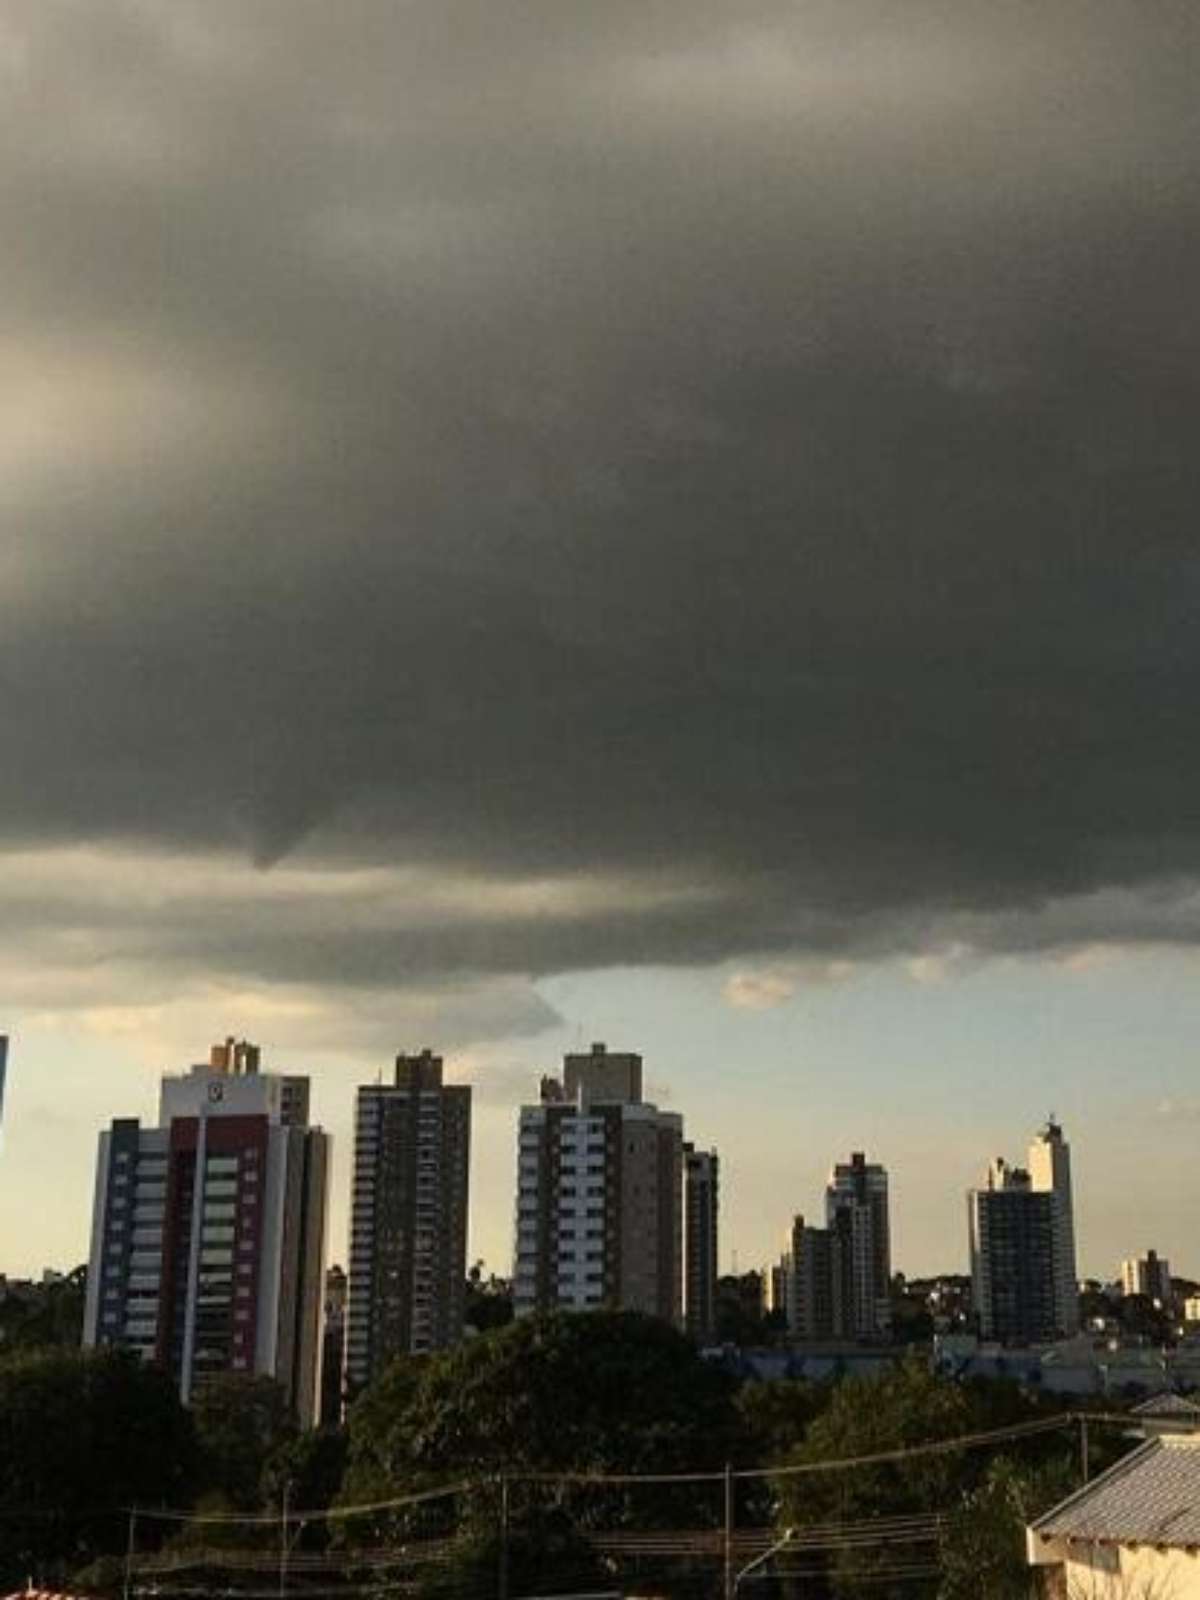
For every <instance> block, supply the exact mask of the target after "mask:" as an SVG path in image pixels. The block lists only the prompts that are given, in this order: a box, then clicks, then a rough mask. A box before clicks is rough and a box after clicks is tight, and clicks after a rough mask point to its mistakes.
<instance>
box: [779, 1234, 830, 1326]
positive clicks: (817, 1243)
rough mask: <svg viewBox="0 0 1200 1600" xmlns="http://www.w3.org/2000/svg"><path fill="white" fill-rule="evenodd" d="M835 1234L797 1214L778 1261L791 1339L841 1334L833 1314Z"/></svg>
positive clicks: (784, 1307)
mask: <svg viewBox="0 0 1200 1600" xmlns="http://www.w3.org/2000/svg"><path fill="white" fill-rule="evenodd" d="M834 1238H835V1235H834V1234H832V1233H831V1232H830V1230H829V1229H828V1228H813V1227H811V1226H809V1224H808V1223H806V1222H805V1220H804V1218H803V1217H802V1216H797V1217H796V1218H795V1220H794V1221H793V1223H792V1227H791V1232H790V1233H789V1235H788V1242H787V1248H786V1250H785V1251H784V1254H783V1259H782V1261H781V1262H780V1272H781V1273H782V1276H783V1294H784V1305H783V1309H784V1311H785V1314H786V1316H787V1325H788V1332H789V1334H790V1335H791V1337H792V1338H793V1339H797V1340H801V1341H813V1340H816V1341H821V1340H828V1339H834V1338H837V1337H839V1336H840V1335H841V1333H842V1331H843V1330H839V1328H838V1326H837V1323H836V1320H835V1317H834V1303H833V1289H834V1260H833V1246H834Z"/></svg>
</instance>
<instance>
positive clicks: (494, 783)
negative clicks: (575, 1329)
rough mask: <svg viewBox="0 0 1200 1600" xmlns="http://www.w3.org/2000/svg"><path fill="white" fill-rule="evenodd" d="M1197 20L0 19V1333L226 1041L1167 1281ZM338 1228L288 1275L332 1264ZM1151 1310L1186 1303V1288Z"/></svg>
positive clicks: (540, 3)
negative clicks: (587, 1125) (1037, 1239)
mask: <svg viewBox="0 0 1200 1600" xmlns="http://www.w3.org/2000/svg"><path fill="white" fill-rule="evenodd" d="M1198 59H1200V7H1197V6H1196V5H1195V4H1194V0H1160V3H1158V4H1156V5H1155V6H1153V7H1146V6H1143V5H1139V4H1134V3H1133V0H1111V3H1109V4H1106V5H1104V6H1089V7H1078V6H1050V5H1033V4H1028V5H1023V4H1012V5H1006V6H998V5H996V4H994V0H905V4H904V5H903V6H897V5H896V4H895V0H737V4H734V5H730V4H729V3H728V0H686V3H685V0H655V3H648V0H604V3H603V4H596V3H595V0H508V3H506V4H504V5H497V4H496V3H495V0H409V3H407V4H405V5H394V4H387V3H382V0H340V3H339V4H338V5H337V6H330V5H329V3H328V0H254V3H253V4H249V5H248V4H246V3H245V0H95V3H88V4H80V3H77V0H11V3H9V4H6V5H5V6H4V8H3V11H2V13H0V90H2V93H0V198H2V200H3V207H4V216H5V226H4V228H3V229H2V230H0V282H3V285H4V293H3V296H2V297H0V706H2V708H3V742H2V745H0V748H2V750H3V759H2V761H0V1029H7V1030H8V1031H9V1032H11V1033H12V1035H13V1051H12V1061H11V1064H10V1071H9V1086H8V1097H7V1107H6V1119H5V1120H6V1126H5V1129H4V1135H3V1137H4V1143H3V1147H2V1149H0V1270H20V1271H27V1270H30V1269H37V1268H38V1267H40V1266H41V1265H42V1264H43V1263H45V1264H54V1265H58V1266H62V1265H70V1264H71V1263H72V1262H73V1260H74V1259H76V1258H78V1257H79V1256H80V1254H81V1253H82V1249H83V1245H84V1241H85V1238H86V1229H87V1219H86V1211H87V1205H88V1197H89V1194H90V1184H91V1177H90V1172H91V1164H92V1159H93V1152H94V1143H95V1135H96V1131H97V1129H98V1127H100V1126H101V1125H103V1124H104V1123H105V1122H106V1121H107V1120H108V1119H109V1117H111V1116H112V1115H113V1114H116V1113H128V1114H136V1113H138V1112H141V1113H142V1114H143V1115H149V1114H152V1112H153V1108H154V1099H155V1092H154V1091H155V1083H156V1079H157V1076H158V1074H159V1073H160V1072H162V1071H163V1070H164V1069H178V1068H180V1067H182V1066H185V1065H186V1064H187V1063H189V1062H190V1061H193V1060H195V1059H198V1058H202V1057H203V1056H204V1055H205V1053H206V1051H207V1048H208V1046H209V1044H210V1043H211V1042H212V1041H213V1040H214V1039H215V1038H217V1037H220V1036H222V1035H224V1034H225V1033H227V1032H231V1031H233V1032H237V1033H239V1034H244V1035H246V1036H248V1037H250V1038H252V1039H256V1040H258V1041H259V1042H260V1043H261V1044H262V1045H263V1047H264V1050H265V1053H266V1059H267V1062H268V1063H269V1064H271V1065H275V1066H278V1067H280V1068H286V1069H290V1070H297V1071H305V1070H307V1071H311V1072H312V1074H313V1076H314V1078H315V1080H316V1094H315V1104H316V1107H317V1110H318V1112H319V1114H320V1116H321V1117H322V1119H323V1120H324V1121H325V1122H327V1123H328V1124H329V1125H330V1126H331V1127H332V1129H333V1131H334V1132H335V1134H340V1135H341V1136H342V1137H341V1140H340V1144H341V1150H342V1163H343V1164H342V1166H341V1167H340V1169H339V1176H340V1183H341V1186H342V1187H341V1189H340V1190H339V1193H341V1194H344V1185H345V1165H344V1162H345V1158H346V1155H347V1153H348V1152H347V1148H346V1139H345V1134H346V1131H347V1130H348V1126H349V1114H350V1105H351V1098H352V1091H353V1087H354V1085H355V1083H357V1082H359V1081H361V1080H362V1079H363V1078H364V1077H366V1078H373V1077H374V1074H375V1072H376V1071H377V1070H379V1069H384V1070H386V1067H387V1063H388V1061H389V1060H390V1058H391V1057H392V1055H393V1054H394V1053H395V1052H396V1051H397V1050H398V1049H411V1048H414V1047H419V1046H420V1045H422V1044H425V1043H428V1044H431V1045H433V1046H435V1047H437V1048H440V1049H442V1050H444V1051H445V1052H446V1053H447V1055H448V1056H449V1057H450V1058H451V1060H452V1061H453V1063H454V1070H455V1071H456V1073H458V1074H460V1075H462V1076H464V1077H468V1078H470V1079H472V1080H473V1081H474V1082H476V1083H477V1085H478V1086H479V1101H480V1104H479V1110H478V1115H477V1120H476V1160H475V1202H474V1222H473V1226H474V1230H475V1248H476V1250H477V1251H478V1252H479V1253H480V1254H482V1255H483V1256H485V1257H486V1258H487V1259H488V1260H489V1261H490V1262H491V1263H493V1264H494V1265H496V1266H500V1267H503V1266H504V1265H505V1264H506V1262H507V1257H508V1251H509V1230H510V1225H511V1208H512V1162H513V1153H512V1123H513V1117H514V1115H515V1108H516V1106H517V1104H518V1103H519V1102H520V1101H521V1100H522V1099H523V1098H524V1097H526V1096H527V1095H528V1094H529V1093H531V1092H532V1091H533V1089H534V1086H535V1085H536V1082H537V1077H538V1074H539V1073H540V1072H541V1071H544V1070H547V1069H548V1068H551V1067H553V1066H554V1065H555V1063H556V1062H557V1060H558V1059H559V1057H560V1056H561V1054H562V1052H563V1050H564V1049H566V1048H569V1047H572V1046H574V1045H575V1044H577V1043H578V1042H580V1041H581V1040H582V1041H583V1042H585V1043H586V1042H587V1041H589V1040H591V1039H593V1038H604V1039H606V1040H607V1041H608V1042H609V1043H610V1044H611V1045H612V1046H613V1048H635V1049H640V1050H641V1051H642V1052H643V1053H644V1055H645V1057H646V1061H647V1068H648V1074H649V1078H650V1080H651V1082H652V1083H654V1084H657V1085H659V1086H660V1087H661V1089H662V1092H663V1093H664V1094H669V1096H670V1101H671V1104H672V1105H673V1106H677V1107H678V1108H679V1109H681V1110H682V1111H683V1112H684V1113H685V1115H686V1116H687V1119H688V1125H689V1130H690V1132H691V1133H692V1134H693V1136H694V1137H695V1138H697V1139H698V1140H700V1141H702V1142H704V1143H709V1142H712V1143H715V1144H717V1145H718V1146H719V1147H720V1149H721V1151H722V1153H723V1155H724V1156H725V1159H726V1180H727V1181H726V1195H727V1200H728V1205H727V1210H726V1218H727V1228H726V1235H725V1236H726V1244H727V1249H728V1250H729V1251H732V1250H733V1249H735V1248H736V1250H737V1252H738V1257H739V1260H740V1261H742V1262H745V1263H752V1262H757V1261H759V1260H761V1259H762V1258H763V1257H764V1256H765V1255H766V1254H767V1253H768V1252H770V1251H772V1250H774V1249H775V1248H776V1247H777V1244H778V1240H779V1238H780V1236H781V1233H782V1230H783V1228H784V1226H785V1225H786V1222H787V1220H788V1217H789V1215H790V1214H791V1212H792V1211H793V1210H796V1209H800V1210H807V1211H811V1210H813V1209H814V1208H815V1207H816V1206H817V1204H818V1201H819V1198H820V1191H821V1185H822V1182H823V1179H824V1175H825V1172H826V1169H827V1168H828V1166H829V1164H830V1162H831V1161H832V1160H834V1159H835V1158H837V1157H839V1156H844V1155H845V1154H846V1153H847V1152H848V1151H849V1150H850V1149H852V1148H858V1147H863V1148H866V1149H867V1150H868V1151H869V1153H870V1154H871V1155H872V1156H873V1157H877V1158H878V1159H881V1160H883V1161H884V1162H885V1163H886V1164H887V1165H888V1167H889V1169H890V1170H891V1172H892V1176H893V1187H894V1196H895V1198H894V1212H895V1232H896V1259H897V1262H898V1264H900V1265H901V1266H903V1267H905V1268H908V1269H910V1270H923V1269H927V1268H942V1267H947V1266H952V1265H955V1264H958V1265H962V1263H963V1260H964V1256H965V1221H964V1210H965V1208H964V1205H963V1200H962V1191H963V1190H964V1188H965V1187H966V1186H967V1184H968V1183H969V1182H970V1181H971V1180H972V1179H973V1178H974V1177H975V1176H976V1175H977V1174H978V1172H979V1171H980V1170H981V1168H982V1166H983V1164H984V1163H985V1162H986V1160H987V1159H988V1157H989V1156H991V1155H994V1154H996V1153H998V1152H1000V1151H1003V1152H1004V1153H1006V1154H1009V1155H1011V1156H1013V1157H1019V1156H1020V1155H1021V1154H1022V1153H1023V1151H1024V1148H1025V1143H1026V1140H1027V1138H1028V1136H1029V1133H1030V1132H1031V1130H1032V1129H1033V1127H1034V1126H1035V1125H1036V1124H1037V1123H1038V1122H1039V1121H1040V1120H1041V1119H1042V1118H1043V1117H1044V1116H1045V1115H1046V1114H1047V1112H1049V1111H1050V1110H1054V1111H1056V1112H1057V1113H1058V1115H1059V1116H1060V1117H1061V1118H1062V1120H1063V1122H1064V1123H1065V1125H1066V1127H1067V1130H1068V1133H1069V1135H1070V1138H1071V1141H1072V1145H1073V1149H1074V1153H1075V1163H1076V1168H1077V1188H1078V1195H1079V1214H1080V1226H1079V1237H1080V1242H1081V1259H1082V1262H1083V1265H1084V1266H1085V1268H1086V1269H1087V1270H1089V1271H1093V1272H1098V1273H1111V1272H1112V1271H1114V1270H1115V1266H1116V1261H1117V1259H1118V1258H1119V1257H1120V1256H1121V1255H1123V1254H1125V1253H1127V1252H1130V1251H1133V1250H1138V1249H1144V1248H1146V1247H1147V1246H1149V1245H1153V1246H1154V1247H1155V1248H1157V1249H1159V1250H1161V1251H1163V1252H1164V1253H1167V1254H1169V1255H1170V1256H1171V1257H1172V1259H1173V1260H1174V1261H1175V1263H1176V1264H1177V1266H1178V1267H1179V1268H1180V1269H1182V1270H1188V1269H1189V1267H1190V1269H1191V1270H1192V1271H1194V1272H1197V1273H1200V1260H1197V1259H1195V1246H1194V1245H1193V1243H1192V1219H1194V1218H1195V1216H1196V1215H1197V1212H1198V1209H1200V1167H1198V1165H1197V1163H1196V1161H1195V1159H1194V1149H1195V1146H1196V1135H1197V1128H1198V1124H1200V1098H1198V1091H1197V1089H1196V1088H1195V1087H1194V1084H1195V1071H1194V1067H1193V1064H1192V1059H1193V1041H1194V1040H1195V1039H1196V1037H1197V1035H1198V1031H1200V1030H1198V1029H1197V1026H1196V1024H1197V1021H1198V1020H1200V1019H1198V1018H1197V1016H1196V1012H1197V1009H1198V1006H1200V1002H1197V1000H1196V998H1195V990H1196V988H1197V986H1196V984H1195V981H1194V980H1195V976H1196V970H1197V954H1196V953H1197V950H1198V949H1200V808H1197V805H1196V795H1197V793H1198V792H1200V739H1198V738H1197V737H1196V710H1195V708H1196V705H1197V703H1198V688H1200V560H1198V559H1197V556H1198V547H1197V534H1196V528H1197V525H1198V524H1197V507H1198V505H1200V452H1198V451H1197V449H1196V439H1197V437H1198V436H1200V321H1198V319H1197V315H1196V284H1197V282H1200V96H1197V94H1196V84H1195V62H1196V61H1197V60H1198ZM343 1235H344V1211H337V1212H335V1217H334V1233H333V1254H335V1255H337V1254H339V1253H341V1250H342V1246H341V1244H340V1242H339V1241H340V1240H341V1238H342V1236H343ZM1189 1257H1191V1259H1190V1260H1189Z"/></svg>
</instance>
